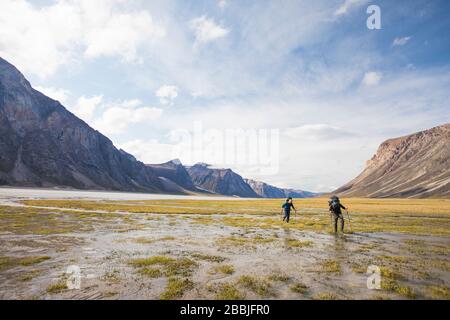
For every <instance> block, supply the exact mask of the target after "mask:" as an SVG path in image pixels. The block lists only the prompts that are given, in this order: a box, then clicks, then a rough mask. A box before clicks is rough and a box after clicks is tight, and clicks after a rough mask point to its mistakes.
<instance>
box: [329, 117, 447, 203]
mask: <svg viewBox="0 0 450 320" xmlns="http://www.w3.org/2000/svg"><path fill="white" fill-rule="evenodd" d="M449 145H450V124H444V125H442V126H439V127H435V128H432V129H429V130H425V131H421V132H418V133H414V134H412V135H408V136H404V137H400V138H395V139H390V140H387V141H385V142H383V143H382V144H381V145H380V147H379V148H378V151H377V153H376V154H375V155H374V156H373V158H372V159H371V160H369V161H368V162H367V166H366V168H365V169H364V171H363V172H362V173H361V174H360V175H359V176H357V177H356V178H355V179H354V180H352V181H350V182H349V183H347V184H346V185H344V186H342V187H340V188H339V189H337V190H336V191H335V192H334V193H337V194H340V195H342V196H349V197H374V198H385V197H405V198H426V197H443V198H450V169H449V168H450V148H449Z"/></svg>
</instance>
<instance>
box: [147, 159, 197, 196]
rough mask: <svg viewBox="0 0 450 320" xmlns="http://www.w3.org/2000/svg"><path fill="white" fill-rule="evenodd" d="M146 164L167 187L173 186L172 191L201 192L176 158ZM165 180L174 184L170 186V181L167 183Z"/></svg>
mask: <svg viewBox="0 0 450 320" xmlns="http://www.w3.org/2000/svg"><path fill="white" fill-rule="evenodd" d="M147 166H148V167H150V168H152V169H153V171H154V172H155V174H156V175H157V176H158V177H159V178H160V179H162V180H163V181H164V182H165V183H166V185H167V187H168V188H173V189H174V191H175V190H180V191H192V192H201V191H200V190H199V189H197V188H196V187H195V185H194V183H193V182H192V179H191V177H190V175H189V173H188V172H187V170H186V168H185V167H184V166H183V164H182V163H181V161H180V160H178V159H176V160H171V161H169V162H166V163H162V164H147ZM167 181H171V182H172V183H173V184H175V185H173V186H172V187H170V183H169V184H168V182H167Z"/></svg>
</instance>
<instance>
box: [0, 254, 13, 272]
mask: <svg viewBox="0 0 450 320" xmlns="http://www.w3.org/2000/svg"><path fill="white" fill-rule="evenodd" d="M10 266H11V258H10V257H0V271H2V270H5V269H8V268H9V267H10Z"/></svg>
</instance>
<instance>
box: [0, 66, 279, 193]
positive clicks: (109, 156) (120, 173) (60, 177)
mask: <svg viewBox="0 0 450 320" xmlns="http://www.w3.org/2000/svg"><path fill="white" fill-rule="evenodd" d="M1 185H8V186H28V187H68V188H75V189H93V190H117V191H134V192H136V191H137V192H154V193H160V192H163V193H176V194H192V193H214V194H221V195H227V196H239V197H254V198H257V197H281V198H283V197H285V195H286V193H283V192H280V193H275V192H265V193H261V194H260V195H259V194H258V193H257V192H255V191H254V190H253V189H252V187H251V186H250V185H249V184H247V183H246V182H245V181H244V179H243V178H242V177H241V176H240V175H238V174H237V173H235V172H233V171H232V170H231V169H212V168H211V167H210V166H208V165H204V164H198V165H194V166H192V167H185V166H183V165H182V164H181V162H180V161H179V160H172V161H169V162H167V163H163V164H152V165H145V164H144V163H142V162H140V161H138V160H137V159H136V158H135V157H134V156H133V155H131V154H129V153H127V152H126V151H124V150H118V149H117V148H116V147H115V146H114V145H113V143H112V142H111V141H110V140H109V139H108V138H107V137H105V136H104V135H102V134H101V133H100V132H98V131H96V130H94V129H92V128H91V127H90V126H89V125H88V124H86V123H85V122H84V121H82V120H81V119H79V118H77V117H76V116H75V115H73V114H72V113H71V112H69V111H68V110H67V109H66V108H64V106H62V105H61V104H60V103H59V102H58V101H55V100H53V99H51V98H49V97H47V96H45V95H43V94H42V93H40V92H39V91H36V90H35V89H33V88H32V87H31V85H30V83H29V82H28V81H27V80H26V79H25V77H24V76H23V75H22V74H21V73H20V72H19V71H18V70H17V69H16V68H15V67H14V66H13V65H11V64H10V63H8V62H7V61H5V60H3V59H1V58H0V186H1ZM271 187H272V186H271ZM272 189H273V190H275V187H272Z"/></svg>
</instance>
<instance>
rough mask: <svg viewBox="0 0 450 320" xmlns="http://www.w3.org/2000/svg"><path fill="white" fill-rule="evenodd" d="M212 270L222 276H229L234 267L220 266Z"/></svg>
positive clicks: (228, 265)
mask: <svg viewBox="0 0 450 320" xmlns="http://www.w3.org/2000/svg"><path fill="white" fill-rule="evenodd" d="M214 270H215V271H216V272H219V273H222V274H227V275H231V274H233V273H234V267H233V266H232V265H230V264H221V265H218V266H215V268H214Z"/></svg>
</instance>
